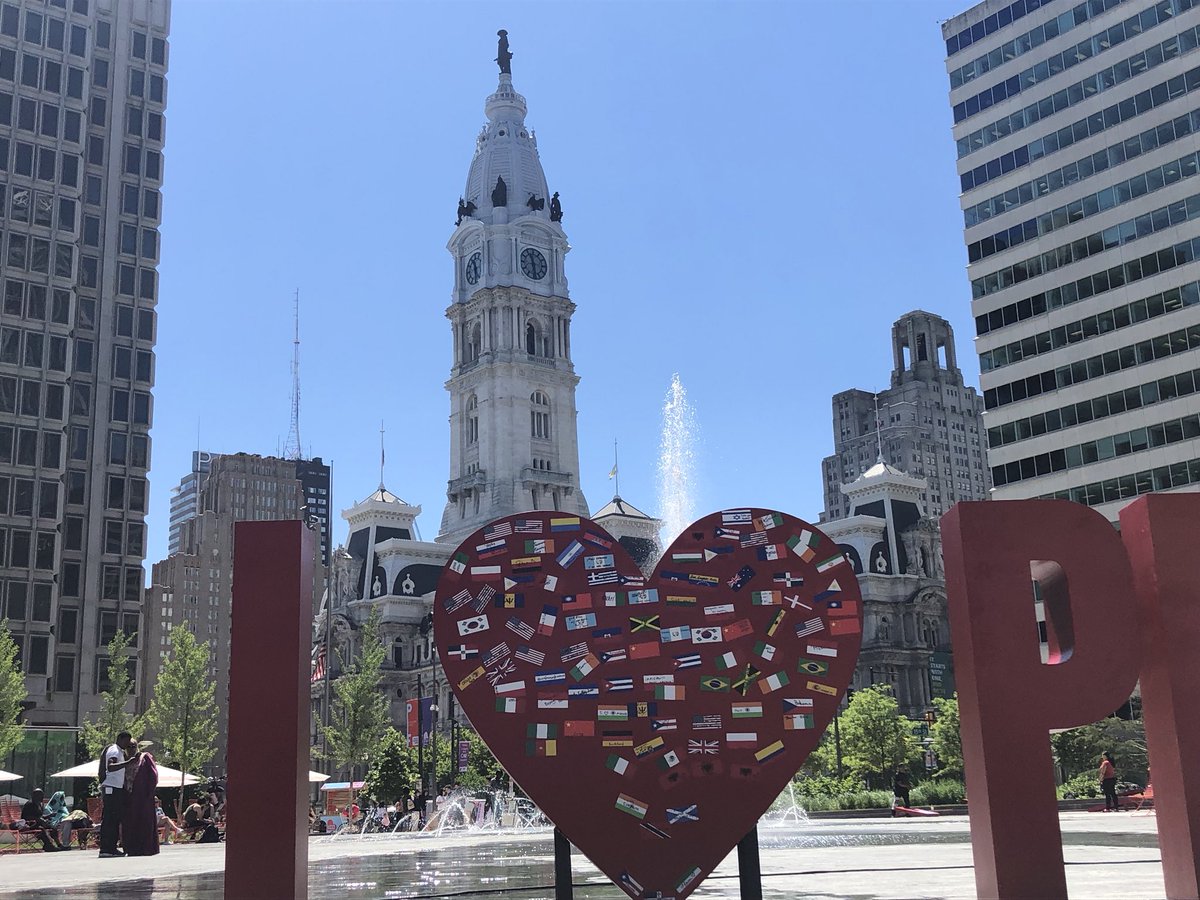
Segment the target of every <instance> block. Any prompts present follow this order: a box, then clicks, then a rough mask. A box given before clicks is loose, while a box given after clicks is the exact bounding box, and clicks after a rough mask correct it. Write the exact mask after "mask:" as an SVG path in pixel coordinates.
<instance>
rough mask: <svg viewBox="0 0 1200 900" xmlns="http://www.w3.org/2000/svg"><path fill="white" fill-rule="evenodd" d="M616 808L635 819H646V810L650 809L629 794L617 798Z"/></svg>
mask: <svg viewBox="0 0 1200 900" xmlns="http://www.w3.org/2000/svg"><path fill="white" fill-rule="evenodd" d="M616 807H617V809H619V810H620V811H621V812H623V813H629V815H631V816H633V817H634V818H635V819H639V820H640V819H644V818H646V810H647V809H648V808H649V807H647V806H646V804H645V803H643V802H642V801H641V800H635V799H633V797H630V796H629V795H628V794H619V795H618V796H617V802H616Z"/></svg>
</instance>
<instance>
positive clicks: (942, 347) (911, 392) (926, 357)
mask: <svg viewBox="0 0 1200 900" xmlns="http://www.w3.org/2000/svg"><path fill="white" fill-rule="evenodd" d="M892 359H893V366H892V379H891V384H890V386H889V387H887V388H885V389H884V390H882V391H879V392H878V393H871V392H870V391H864V390H859V389H858V388H852V389H851V390H848V391H842V392H841V393H839V394H834V396H833V404H832V405H833V410H832V411H833V453H832V454H831V455H830V456H827V457H826V458H825V459H824V460H823V461H822V462H821V471H822V476H823V481H824V490H825V513H824V515H823V516H822V518H823V519H824V520H829V519H837V518H840V517H842V516H845V515H848V514H849V506H848V500H847V498H846V496H845V495H844V494H843V493H842V491H841V486H842V485H843V484H846V483H848V482H850V481H853V480H854V479H855V478H857V477H858V476H859V475H860V474H862V473H863V472H865V471H866V470H867V469H869V468H870V467H871V466H872V465H873V464H874V463H875V461H876V459H877V458H882V459H883V461H884V462H886V463H888V464H889V465H892V466H895V467H897V468H898V469H900V470H902V471H905V472H909V473H911V474H913V475H916V476H919V477H921V478H923V479H925V482H926V487H925V489H924V490H923V491H922V494H923V496H922V497H921V500H922V501H923V502H924V504H925V508H926V509H927V510H928V511H929V513H930V515H934V516H940V515H942V513H944V512H946V510H948V509H949V508H950V507H951V506H953V505H954V504H955V503H956V502H958V501H959V500H984V499H986V498H987V496H988V491H989V489H990V488H991V481H990V476H989V474H988V468H987V461H986V456H985V450H986V447H985V444H984V435H983V400H982V398H980V396H979V392H978V391H976V390H975V388H973V387H971V386H969V385H967V384H965V383H964V382H963V376H962V370H960V369H959V368H958V357H957V353H956V352H955V349H954V329H953V328H951V327H950V323H949V322H947V321H946V320H945V319H943V318H942V317H941V316H937V315H934V314H933V313H930V312H925V311H924V310H914V311H913V312H910V313H906V314H905V315H903V316H901V317H900V318H899V319H897V320H896V322H895V323H894V324H893V325H892Z"/></svg>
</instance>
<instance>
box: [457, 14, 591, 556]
mask: <svg viewBox="0 0 1200 900" xmlns="http://www.w3.org/2000/svg"><path fill="white" fill-rule="evenodd" d="M501 34H502V35H504V32H501ZM508 56H509V54H508V43H507V38H506V37H502V46H501V49H500V53H499V58H500V59H501V60H503V62H502V64H501V71H500V82H499V84H498V85H497V87H496V90H495V93H493V94H491V95H490V96H489V97H488V98H487V100H486V101H485V102H484V113H485V114H486V116H487V124H486V125H484V126H483V130H482V131H481V132H480V133H479V136H478V137H477V138H476V139H475V153H474V156H473V158H472V160H471V167H470V170H469V171H468V173H467V185H466V189H465V193H464V194H463V198H464V199H460V201H459V225H458V227H457V228H456V229H455V231H454V234H452V235H451V237H450V242H449V244H448V248H449V250H450V253H451V254H452V255H453V257H454V290H453V295H452V296H453V302H452V303H451V305H450V308H449V309H448V310H447V311H446V316H447V318H449V319H450V323H451V327H452V332H453V335H454V362H453V365H452V367H451V369H450V379H449V381H447V382H446V387H447V389H448V390H449V391H450V483H449V486H448V488H447V492H446V494H447V502H446V507H445V509H444V511H443V512H442V524H441V530H440V533H439V534H438V537H437V540H438V541H440V542H444V543H450V544H458V542H459V541H460V540H462V538H464V537H466V536H467V535H469V534H470V533H471V532H473V531H474V530H475V529H477V528H479V527H481V526H483V525H485V524H487V523H488V522H491V521H492V520H493V519H497V518H499V517H501V516H506V515H509V514H510V513H514V512H521V511H522V510H527V509H558V510H562V511H564V512H569V513H574V514H576V515H585V516H586V515H587V513H588V508H587V501H586V500H585V499H584V497H583V492H582V491H581V490H580V487H579V439H578V434H577V431H576V425H575V414H576V413H575V386H576V384H578V383H579V377H578V376H577V375H576V374H575V367H574V364H573V363H572V362H571V315H572V313H574V311H575V304H574V303H572V302H571V300H570V295H569V293H568V291H567V276H566V268H565V260H566V255H567V251H568V250H569V249H570V247H569V245H568V244H567V235H566V233H565V232H564V231H563V228H562V221H561V220H562V210H561V207H560V206H559V200H558V194H557V192H556V193H555V194H554V195H553V196H550V189H549V187H548V186H547V183H546V175H545V173H544V172H543V171H542V163H541V160H540V159H539V157H538V150H537V138H536V137H535V136H534V134H533V132H532V131H531V130H530V129H529V127H528V126H527V125H526V124H525V111H526V106H525V98H524V97H522V96H521V95H520V94H518V93H517V92H516V91H515V90H514V89H513V81H512V73H511V72H510V71H509V68H510V67H509V64H508V61H507V60H508Z"/></svg>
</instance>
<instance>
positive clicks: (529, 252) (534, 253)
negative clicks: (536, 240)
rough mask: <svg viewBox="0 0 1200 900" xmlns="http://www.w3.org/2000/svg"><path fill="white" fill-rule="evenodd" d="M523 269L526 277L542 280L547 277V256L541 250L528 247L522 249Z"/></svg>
mask: <svg viewBox="0 0 1200 900" xmlns="http://www.w3.org/2000/svg"><path fill="white" fill-rule="evenodd" d="M521 271H522V272H524V273H525V277H526V278H532V279H533V280H534V281H541V280H542V279H543V278H545V277H546V257H544V256H542V252H541V251H540V250H534V249H533V248H532V247H526V248H525V249H524V250H522V251H521Z"/></svg>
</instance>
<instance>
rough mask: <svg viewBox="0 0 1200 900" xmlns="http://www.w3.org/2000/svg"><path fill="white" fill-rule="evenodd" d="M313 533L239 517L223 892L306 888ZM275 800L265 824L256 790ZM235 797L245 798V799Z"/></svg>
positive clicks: (289, 893)
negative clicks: (229, 804)
mask: <svg viewBox="0 0 1200 900" xmlns="http://www.w3.org/2000/svg"><path fill="white" fill-rule="evenodd" d="M314 546H315V545H314V534H313V532H312V531H310V530H309V529H308V528H307V527H305V525H304V523H303V522H299V521H284V522H238V523H237V524H236V525H234V531H233V547H234V566H233V623H232V631H231V647H230V654H229V780H228V788H229V795H230V796H231V797H233V798H235V802H234V804H233V806H232V808H231V812H230V816H229V829H228V839H227V841H226V843H227V845H228V850H227V851H226V854H225V896H226V897H228V898H230V900H234V898H237V900H241V898H244V897H255V898H262V900H304V898H305V897H307V896H308V834H307V824H308V816H307V806H308V797H307V794H308V749H309V746H308V742H309V735H308V726H309V681H308V673H309V654H310V648H311V646H312V591H313V568H312V567H313V553H314ZM255 797H263V798H269V802H270V806H271V809H272V810H274V818H275V820H274V821H273V822H272V823H270V824H269V825H268V824H266V823H264V822H263V819H262V815H261V813H260V811H258V810H257V809H256V807H257V804H255V802H254V800H253V798H255ZM238 798H241V799H240V800H239V799H238Z"/></svg>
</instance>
